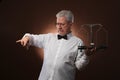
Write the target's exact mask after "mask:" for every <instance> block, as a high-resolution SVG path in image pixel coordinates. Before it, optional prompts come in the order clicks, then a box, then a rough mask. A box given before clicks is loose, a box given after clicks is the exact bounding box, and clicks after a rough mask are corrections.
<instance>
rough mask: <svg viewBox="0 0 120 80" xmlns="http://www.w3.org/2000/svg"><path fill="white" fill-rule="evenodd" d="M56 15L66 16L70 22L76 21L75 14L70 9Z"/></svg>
mask: <svg viewBox="0 0 120 80" xmlns="http://www.w3.org/2000/svg"><path fill="white" fill-rule="evenodd" d="M56 17H57V18H59V17H66V19H67V21H69V22H72V23H73V22H74V15H73V13H72V12H71V11H69V10H62V11H60V12H58V13H57V14H56Z"/></svg>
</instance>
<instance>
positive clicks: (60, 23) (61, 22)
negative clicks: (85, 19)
mask: <svg viewBox="0 0 120 80" xmlns="http://www.w3.org/2000/svg"><path fill="white" fill-rule="evenodd" d="M71 26H72V23H70V22H68V21H67V20H66V17H59V18H57V22H56V27H57V31H58V33H59V34H60V35H66V34H68V33H69V32H70V31H71Z"/></svg>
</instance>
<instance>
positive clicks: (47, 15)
mask: <svg viewBox="0 0 120 80" xmlns="http://www.w3.org/2000/svg"><path fill="white" fill-rule="evenodd" d="M62 9H69V10H71V11H72V12H73V13H74V15H75V24H74V27H73V30H74V32H75V31H76V32H77V30H78V29H79V27H80V25H82V24H89V23H101V24H103V25H104V26H105V28H106V29H107V30H108V31H109V48H108V49H107V50H106V51H105V52H100V53H98V54H96V55H93V56H91V57H90V63H89V65H88V66H87V67H86V68H85V70H83V71H81V72H77V74H76V80H116V78H119V71H120V62H119V61H120V60H119V56H120V54H119V53H120V51H119V49H120V48H119V29H120V28H119V26H120V25H119V18H118V17H119V9H120V6H119V3H118V1H117V0H111V1H110V0H89V1H85V0H71V1H70V0H59V1H57V0H44V1H41V0H0V30H1V31H0V32H1V34H0V35H1V36H0V37H1V38H0V45H1V53H0V54H1V61H2V64H1V66H2V67H1V69H2V70H1V73H2V75H1V77H0V80H37V78H38V76H39V73H40V70H41V66H42V57H41V56H42V55H40V54H42V53H43V52H42V50H38V49H37V48H34V47H32V48H30V49H29V50H26V49H25V48H23V47H21V46H20V45H19V44H16V43H15V41H16V40H18V39H20V38H21V37H22V36H23V35H24V34H25V33H34V34H39V33H48V32H55V26H54V22H55V19H56V18H55V14H56V13H57V12H58V11H60V10H62Z"/></svg>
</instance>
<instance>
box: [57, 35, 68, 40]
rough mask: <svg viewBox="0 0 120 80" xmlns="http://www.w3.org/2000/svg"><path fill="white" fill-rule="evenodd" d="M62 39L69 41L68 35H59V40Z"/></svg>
mask: <svg viewBox="0 0 120 80" xmlns="http://www.w3.org/2000/svg"><path fill="white" fill-rule="evenodd" d="M61 38H63V39H66V40H67V35H64V36H61V35H58V39H61Z"/></svg>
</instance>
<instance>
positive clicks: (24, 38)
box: [16, 36, 30, 46]
mask: <svg viewBox="0 0 120 80" xmlns="http://www.w3.org/2000/svg"><path fill="white" fill-rule="evenodd" d="M29 39H30V38H29V37H28V36H25V37H23V38H22V39H20V40H17V41H16V43H21V45H22V46H27V43H28V41H29Z"/></svg>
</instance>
